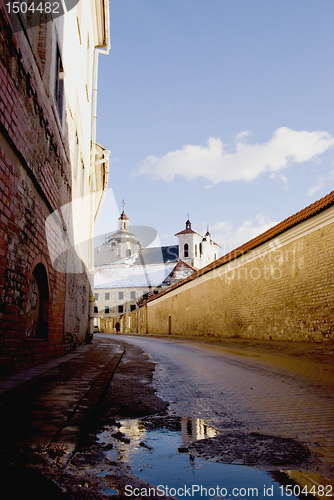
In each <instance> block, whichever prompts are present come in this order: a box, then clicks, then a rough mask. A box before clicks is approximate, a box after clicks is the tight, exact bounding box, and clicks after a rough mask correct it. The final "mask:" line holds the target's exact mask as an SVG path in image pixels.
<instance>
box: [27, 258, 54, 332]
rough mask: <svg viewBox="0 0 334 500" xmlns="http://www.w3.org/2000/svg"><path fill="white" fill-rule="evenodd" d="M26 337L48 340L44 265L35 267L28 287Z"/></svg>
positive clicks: (46, 283) (47, 289)
mask: <svg viewBox="0 0 334 500" xmlns="http://www.w3.org/2000/svg"><path fill="white" fill-rule="evenodd" d="M26 313H27V323H26V337H28V338H36V339H47V338H48V323H49V284H48V276H47V273H46V269H45V267H44V265H43V264H42V263H41V262H40V263H39V264H37V265H36V267H35V269H34V271H33V273H32V275H31V277H30V281H29V285H28V301H27V309H26Z"/></svg>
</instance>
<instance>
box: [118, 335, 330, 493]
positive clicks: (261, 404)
mask: <svg viewBox="0 0 334 500" xmlns="http://www.w3.org/2000/svg"><path fill="white" fill-rule="evenodd" d="M123 338H126V339H127V340H128V341H129V342H132V343H133V344H135V345H137V346H140V347H141V348H142V349H144V351H145V352H146V353H147V354H148V355H149V357H150V359H152V360H154V361H155V363H156V368H155V375H154V384H155V387H156V388H157V394H158V396H159V397H161V398H162V399H164V400H165V401H168V402H169V404H170V411H172V412H173V413H174V414H175V415H177V416H182V415H187V416H189V417H197V418H201V419H203V420H205V421H206V422H207V423H208V424H209V425H213V426H215V427H216V428H217V429H218V430H219V431H220V433H221V437H219V438H218V439H217V438H214V439H212V440H211V441H210V442H208V443H207V444H206V449H205V447H204V445H203V444H201V445H200V447H201V448H202V449H201V457H205V458H206V459H208V460H212V459H214V458H215V457H217V456H218V455H219V454H220V455H221V454H222V447H224V446H226V447H227V448H228V446H229V445H228V443H227V441H228V439H230V436H231V433H232V434H233V435H234V436H236V435H237V434H239V435H240V439H241V441H242V439H243V436H245V433H248V434H249V433H255V434H256V433H258V434H260V435H264V436H268V437H270V438H277V439H281V438H283V439H287V440H289V439H290V440H294V441H295V442H297V443H299V444H300V445H301V446H302V447H305V448H306V449H307V450H308V455H309V456H308V457H307V461H306V462H305V463H304V464H298V465H296V464H295V465H294V466H293V465H292V466H291V468H290V467H289V475H290V477H291V478H292V479H295V480H296V481H299V483H301V482H303V484H309V485H312V484H321V485H329V484H330V485H334V432H333V430H334V429H333V427H334V364H333V361H334V356H333V354H334V353H333V346H330V345H328V346H317V345H311V344H304V345H294V344H292V343H279V342H278V343H275V342H270V343H267V344H268V345H266V343H265V342H263V343H260V344H259V345H258V346H255V347H253V346H252V343H251V342H250V343H247V342H228V343H226V344H223V345H206V344H203V343H196V342H195V343H194V342H188V341H184V340H180V341H178V342H175V339H174V340H173V342H171V341H169V342H168V341H166V340H162V339H154V338H143V337H140V338H139V337H134V336H132V337H131V339H130V337H129V336H124V337H123ZM273 347H276V349H274V350H273ZM224 435H225V436H226V440H224ZM227 438H228V439H227ZM234 446H235V441H234ZM228 461H229V457H227V460H226V462H227V463H228ZM254 465H261V464H260V461H258V462H256V460H255V461H254ZM285 469H287V467H285ZM328 493H329V491H328ZM333 494H334V492H333V491H331V495H333ZM331 495H330V494H328V495H326V496H331ZM320 496H321V495H320Z"/></svg>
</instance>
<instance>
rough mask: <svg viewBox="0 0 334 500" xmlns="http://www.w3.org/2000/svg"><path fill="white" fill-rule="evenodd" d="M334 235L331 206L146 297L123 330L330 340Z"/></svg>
mask: <svg viewBox="0 0 334 500" xmlns="http://www.w3.org/2000/svg"><path fill="white" fill-rule="evenodd" d="M333 241H334V207H333V206H330V207H329V208H328V209H326V210H324V211H323V212H321V213H318V214H316V215H314V216H313V217H311V218H310V219H308V220H304V221H302V222H300V223H298V224H297V225H295V226H294V227H292V228H290V229H288V230H287V231H285V232H283V233H282V234H280V235H279V236H277V237H275V238H272V239H270V240H269V241H266V242H265V243H263V244H262V245H259V246H258V247H256V248H253V249H252V250H250V251H247V252H246V253H243V254H241V255H239V254H238V255H239V256H238V257H237V258H233V253H232V255H231V259H230V260H229V261H228V262H226V263H224V264H223V265H219V261H217V265H216V267H213V268H212V269H211V270H209V271H208V272H203V273H202V274H201V273H198V276H197V277H196V278H195V279H191V280H188V281H186V282H185V283H183V284H181V285H179V286H176V287H174V288H171V289H169V290H167V291H165V292H163V293H162V294H160V296H157V297H154V298H153V299H151V300H149V301H148V303H147V305H146V307H144V308H141V309H140V310H138V311H136V314H137V319H136V317H135V316H134V313H131V315H126V318H124V319H123V330H122V331H123V332H124V333H131V332H133V333H135V332H139V333H147V332H148V333H150V334H160V335H161V334H162V335H169V334H172V335H184V336H197V337H200V336H204V335H205V336H212V337H239V338H253V339H272V340H289V341H314V342H333V341H334V266H333V263H334V247H333ZM204 271H205V270H204ZM146 315H147V316H146ZM127 316H129V317H130V320H128V318H127ZM138 318H140V319H138Z"/></svg>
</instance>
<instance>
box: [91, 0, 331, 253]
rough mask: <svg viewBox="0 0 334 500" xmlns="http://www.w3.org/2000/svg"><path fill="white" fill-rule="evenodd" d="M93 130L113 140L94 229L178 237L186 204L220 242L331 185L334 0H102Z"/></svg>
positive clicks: (239, 238) (231, 241)
mask: <svg viewBox="0 0 334 500" xmlns="http://www.w3.org/2000/svg"><path fill="white" fill-rule="evenodd" d="M110 8H111V12H110V13H111V51H110V54H109V56H107V57H106V56H102V55H101V56H100V60H99V82H98V117H97V123H98V128H97V140H98V142H100V143H101V144H103V145H104V146H105V147H106V148H107V149H109V150H110V151H111V155H110V178H109V189H108V192H107V196H106V200H105V204H104V207H103V209H102V212H101V215H100V220H99V221H98V224H97V227H96V234H101V233H104V232H107V231H109V230H110V231H112V230H114V229H115V226H116V223H117V221H116V219H117V216H118V212H119V210H121V208H122V207H121V200H122V199H123V198H124V200H125V203H126V205H125V212H126V214H127V216H128V217H129V219H130V224H131V225H140V226H150V227H153V228H154V229H156V230H157V231H158V235H159V239H160V243H161V244H162V245H165V244H173V243H176V242H177V239H176V238H175V237H174V234H175V233H177V232H178V231H181V230H182V229H183V228H184V225H185V221H186V219H187V213H188V212H189V214H190V220H191V221H192V225H193V229H194V230H196V231H197V232H199V233H200V234H204V233H205V231H206V227H207V225H209V228H210V232H211V234H212V237H213V239H214V240H215V241H217V243H219V244H220V245H221V247H222V250H221V253H224V252H225V251H227V250H229V249H231V248H234V247H235V246H238V245H240V244H242V243H243V242H245V241H247V240H248V239H250V238H252V237H254V236H255V235H257V234H259V233H260V232H262V231H264V230H266V229H267V228H268V227H269V226H270V225H273V224H274V223H277V222H280V221H281V220H283V219H285V218H286V217H288V216H289V215H292V214H293V213H295V212H297V211H299V210H301V209H302V208H304V207H306V206H307V205H309V204H310V203H312V202H313V201H315V200H317V199H319V198H321V197H322V196H324V195H326V194H327V193H329V192H330V191H331V190H332V189H333V184H334V161H333V160H334V159H333V151H334V148H333V145H334V124H333V116H334V105H333V104H334V99H333V81H334V78H333V76H334V71H333V61H334V57H333V56H334V50H333V47H334V31H333V21H334V15H333V14H334V2H333V0H111V5H110Z"/></svg>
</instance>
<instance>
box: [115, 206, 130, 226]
mask: <svg viewBox="0 0 334 500" xmlns="http://www.w3.org/2000/svg"><path fill="white" fill-rule="evenodd" d="M121 203H122V206H123V210H122V213H121V215H120V217H119V218H118V229H119V230H120V231H121V230H127V229H128V227H129V218H128V217H127V216H126V214H125V212H124V205H125V201H124V199H123V200H122V202H121Z"/></svg>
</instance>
